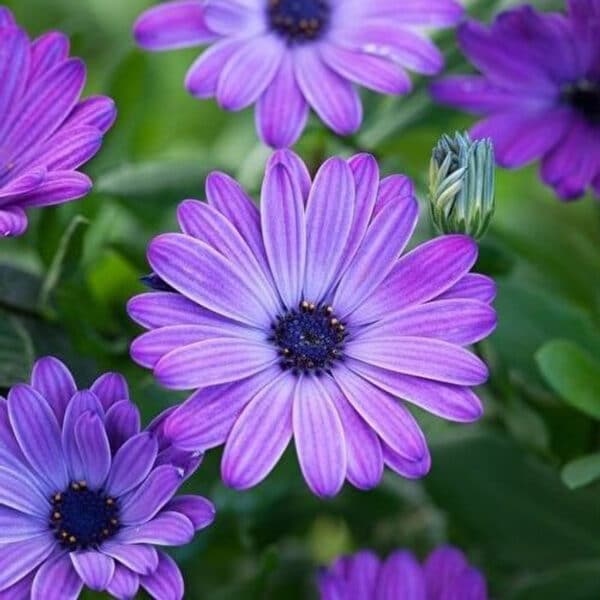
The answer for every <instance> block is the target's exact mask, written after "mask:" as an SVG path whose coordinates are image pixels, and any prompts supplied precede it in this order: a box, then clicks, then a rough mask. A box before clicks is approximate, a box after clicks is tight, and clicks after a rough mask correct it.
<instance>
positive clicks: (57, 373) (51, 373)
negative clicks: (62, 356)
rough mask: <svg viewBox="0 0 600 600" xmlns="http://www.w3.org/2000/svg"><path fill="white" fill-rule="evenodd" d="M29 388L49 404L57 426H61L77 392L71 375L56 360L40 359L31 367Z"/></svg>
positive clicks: (52, 358)
mask: <svg viewBox="0 0 600 600" xmlns="http://www.w3.org/2000/svg"><path fill="white" fill-rule="evenodd" d="M31 387H33V388H34V389H36V390H37V391H38V392H39V393H40V394H41V395H42V396H43V397H44V398H45V399H46V401H47V402H48V403H49V404H50V406H51V408H52V410H53V411H54V414H55V415H56V418H57V420H58V422H59V424H62V421H63V417H64V414H65V410H66V407H67V404H68V403H69V400H70V399H71V397H72V396H73V394H74V393H75V392H76V391H77V386H76V384H75V380H74V379H73V375H71V372H70V371H69V369H67V367H66V366H65V365H64V364H63V363H62V362H61V361H60V360H58V359H57V358H54V357H52V356H48V357H45V358H41V359H40V360H38V361H37V362H36V363H35V364H34V365H33V371H32V372H31Z"/></svg>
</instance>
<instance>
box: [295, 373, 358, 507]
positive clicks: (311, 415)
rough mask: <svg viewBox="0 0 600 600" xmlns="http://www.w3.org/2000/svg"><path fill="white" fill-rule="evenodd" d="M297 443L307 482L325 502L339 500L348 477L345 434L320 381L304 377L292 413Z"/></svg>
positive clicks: (297, 387)
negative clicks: (339, 494)
mask: <svg viewBox="0 0 600 600" xmlns="http://www.w3.org/2000/svg"><path fill="white" fill-rule="evenodd" d="M292 426H293V429H294V443H295V445H296V452H297V453H298V460H299V462H300V468H301V470H302V474H303V475H304V479H305V480H306V482H307V483H308V486H309V487H310V489H311V490H312V491H313V492H314V493H315V494H316V495H317V496H321V497H322V498H331V497H333V496H335V495H336V494H337V493H338V492H339V491H340V489H341V488H342V485H343V484H344V479H345V477H346V468H347V452H346V441H345V436H344V430H343V428H342V423H341V421H340V417H339V415H338V413H337V410H336V408H335V405H334V403H333V402H332V401H331V399H330V398H329V395H328V393H327V391H326V390H325V388H324V387H323V386H322V385H321V383H320V382H319V380H318V379H317V378H315V377H313V376H311V375H308V376H304V377H301V378H300V379H299V380H298V384H297V385H296V394H295V398H294V408H293V411H292Z"/></svg>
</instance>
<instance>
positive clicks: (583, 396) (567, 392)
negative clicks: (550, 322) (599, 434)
mask: <svg viewBox="0 0 600 600" xmlns="http://www.w3.org/2000/svg"><path fill="white" fill-rule="evenodd" d="M536 361H537V364H538V366H539V368H540V371H541V373H542V375H543V376H544V379H545V380H546V381H547V383H548V384H549V385H550V387H551V388H552V389H553V390H554V391H555V392H556V393H557V394H558V395H559V396H560V397H561V398H562V399H563V400H564V401H565V402H567V403H568V404H570V405H571V406H573V407H574V408H576V409H577V410H580V411H581V412H583V413H585V414H586V415H589V416H590V417H594V418H596V419H600V363H599V362H597V361H595V360H594V359H593V358H592V357H591V356H589V354H587V353H586V352H584V351H583V350H582V349H581V348H580V347H579V346H578V345H577V344H574V343H573V342H570V341H567V340H553V341H551V342H548V343H547V344H545V345H544V346H543V347H542V349H541V350H540V351H539V352H538V353H537V354H536Z"/></svg>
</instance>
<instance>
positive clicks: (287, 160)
mask: <svg viewBox="0 0 600 600" xmlns="http://www.w3.org/2000/svg"><path fill="white" fill-rule="evenodd" d="M275 165H283V166H284V167H285V168H286V169H287V170H288V173H290V174H291V177H292V179H293V180H294V181H297V182H298V184H299V185H300V190H302V198H303V199H304V202H305V203H306V201H307V200H308V195H309V194H310V188H311V187H312V179H311V176H310V173H309V171H308V167H307V166H306V164H305V163H304V161H303V160H302V159H301V158H300V156H298V155H297V154H296V153H295V152H293V151H292V150H289V149H287V148H283V149H281V150H276V151H275V152H273V154H271V156H270V157H269V160H268V161H267V166H266V168H265V171H270V170H271V169H272V168H273V167H274V166H275Z"/></svg>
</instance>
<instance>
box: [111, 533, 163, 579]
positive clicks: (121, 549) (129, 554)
mask: <svg viewBox="0 0 600 600" xmlns="http://www.w3.org/2000/svg"><path fill="white" fill-rule="evenodd" d="M101 550H102V552H104V554H107V555H108V556H111V557H112V558H114V559H115V560H116V561H118V562H119V563H121V564H123V565H125V566H126V567H127V568H128V569H131V570H132V571H133V572H135V573H137V574H139V575H149V574H150V573H153V572H154V571H155V570H156V567H157V566H158V553H157V552H156V549H155V548H154V547H153V546H148V545H146V544H121V543H119V542H116V541H108V542H104V543H103V544H102V546H101Z"/></svg>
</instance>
